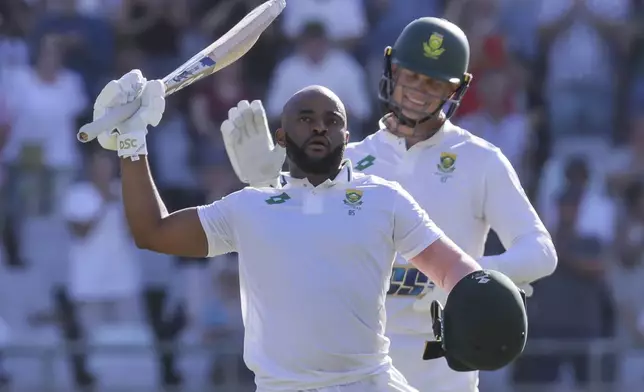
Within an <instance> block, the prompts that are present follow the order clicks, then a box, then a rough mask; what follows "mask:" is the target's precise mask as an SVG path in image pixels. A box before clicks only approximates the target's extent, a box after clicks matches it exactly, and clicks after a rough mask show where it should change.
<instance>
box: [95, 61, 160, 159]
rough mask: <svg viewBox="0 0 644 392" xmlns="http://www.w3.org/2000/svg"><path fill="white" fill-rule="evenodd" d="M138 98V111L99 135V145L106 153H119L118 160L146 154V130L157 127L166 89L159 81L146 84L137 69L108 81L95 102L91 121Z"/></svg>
mask: <svg viewBox="0 0 644 392" xmlns="http://www.w3.org/2000/svg"><path fill="white" fill-rule="evenodd" d="M138 97H140V98H141V107H140V108H139V110H138V111H137V112H136V113H135V114H134V115H133V116H132V117H130V118H129V119H127V120H126V121H124V122H122V123H120V124H119V125H117V127H116V129H114V130H109V131H106V132H103V133H101V134H100V135H99V136H98V142H99V143H100V145H101V147H103V148H104V149H106V150H112V151H118V155H119V156H120V157H132V158H133V159H134V157H137V156H138V155H146V154H147V146H146V143H145V135H146V134H147V126H148V125H152V126H157V125H158V124H159V122H160V121H161V118H162V116H163V112H164V110H165V85H164V84H163V82H162V81H160V80H152V81H147V80H146V79H145V77H143V75H142V74H141V71H139V70H138V69H135V70H132V71H130V72H128V73H126V74H125V75H123V76H122V77H121V78H120V79H119V80H112V81H110V82H109V83H108V84H107V85H106V86H105V87H104V88H103V90H101V92H100V94H99V95H98V97H97V98H96V101H95V102H94V115H93V117H94V120H96V119H98V118H100V117H102V116H104V115H105V114H108V113H109V111H110V110H111V109H113V108H115V107H117V106H120V105H125V104H127V103H129V102H132V101H134V100H135V99H137V98H138Z"/></svg>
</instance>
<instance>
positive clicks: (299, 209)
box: [94, 71, 527, 392]
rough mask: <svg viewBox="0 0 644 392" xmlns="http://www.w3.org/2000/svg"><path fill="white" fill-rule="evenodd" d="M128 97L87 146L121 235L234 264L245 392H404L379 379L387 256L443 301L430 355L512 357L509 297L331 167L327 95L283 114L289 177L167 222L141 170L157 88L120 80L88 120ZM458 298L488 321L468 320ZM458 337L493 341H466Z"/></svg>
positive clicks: (388, 374)
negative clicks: (252, 384) (108, 172)
mask: <svg viewBox="0 0 644 392" xmlns="http://www.w3.org/2000/svg"><path fill="white" fill-rule="evenodd" d="M139 92H141V99H142V105H141V108H140V109H139V110H138V112H137V113H136V114H135V115H134V116H133V117H132V118H131V119H129V120H127V121H125V122H123V123H121V124H119V126H118V127H117V132H114V133H109V134H103V135H102V136H100V137H99V142H100V143H101V146H103V147H104V148H106V149H110V150H116V151H118V156H119V157H121V158H122V160H121V170H122V188H123V189H122V190H123V203H124V205H125V212H126V217H127V220H128V223H129V226H130V230H131V232H132V235H133V237H134V239H135V241H136V243H137V245H138V246H139V247H141V248H145V249H148V250H152V251H156V252H160V253H165V254H171V255H176V256H185V257H206V256H214V255H218V254H223V253H228V252H235V251H236V252H238V253H239V265H240V267H239V268H240V284H241V298H242V314H243V319H244V326H245V361H246V363H247V365H248V367H249V368H250V369H251V370H253V371H254V372H255V375H256V383H257V386H258V391H260V392H264V391H302V390H315V391H347V392H349V391H355V392H380V391H383V392H384V391H415V389H413V388H411V387H409V386H408V385H407V382H406V381H405V379H404V377H402V376H401V375H400V373H398V372H397V371H396V370H395V368H394V367H393V366H392V364H391V360H390V358H389V357H388V355H387V352H388V343H389V341H388V339H387V338H386V337H385V336H384V329H385V312H384V301H385V294H386V290H387V286H388V281H389V276H390V274H391V267H392V265H393V261H394V257H395V254H396V253H399V254H402V255H404V256H405V257H406V259H408V260H410V261H411V262H412V263H413V264H414V265H415V266H416V267H417V268H419V269H420V270H421V271H423V273H425V274H427V275H428V276H430V277H431V278H432V279H433V280H434V281H435V282H437V285H439V286H440V287H442V288H443V289H445V290H446V291H448V292H450V296H453V298H455V299H454V300H453V301H448V303H447V304H446V306H445V323H446V324H445V325H446V327H445V333H444V335H445V336H444V339H445V340H444V341H445V342H446V343H445V345H444V347H443V346H441V349H444V351H445V350H446V349H447V342H449V341H450V338H449V337H448V336H449V335H450V330H460V332H459V333H460V337H462V338H461V339H459V336H454V337H453V338H452V339H453V340H451V341H452V342H454V343H453V344H454V346H457V345H458V343H459V342H460V344H461V346H464V345H466V346H469V350H468V349H466V350H461V353H460V354H459V353H453V355H455V357H456V358H457V359H459V360H462V361H465V362H467V363H468V364H470V365H472V364H483V366H487V365H485V364H486V362H487V359H490V360H492V359H494V361H496V362H498V361H499V357H500V358H501V363H502V364H503V363H507V362H508V361H510V360H511V359H512V358H514V357H516V356H517V355H518V353H519V352H520V351H521V350H522V348H523V345H524V344H525V336H526V328H527V318H526V315H525V306H524V303H523V302H522V299H521V295H520V291H519V289H518V288H517V287H516V286H514V285H513V284H512V283H511V282H510V281H509V279H508V278H507V277H504V276H503V275H500V274H497V273H495V272H489V273H488V272H486V271H482V270H481V269H480V266H479V265H478V264H477V263H476V262H475V261H474V260H473V259H472V258H471V257H469V256H467V255H466V254H465V253H464V252H462V251H461V250H460V249H459V248H458V247H457V246H456V245H454V244H453V242H451V240H449V239H448V238H447V237H446V236H443V235H442V233H441V232H440V230H439V229H438V228H437V227H436V226H435V225H434V224H433V223H432V222H431V221H430V220H429V218H428V217H427V214H426V213H425V212H424V211H423V210H422V209H421V208H420V207H419V206H418V205H417V204H416V202H415V201H414V200H413V198H412V197H411V196H409V194H408V193H407V192H405V191H404V190H403V189H402V188H401V187H400V186H399V185H398V184H396V183H392V182H389V181H385V180H382V179H381V178H379V177H376V176H371V175H364V174H358V173H354V171H353V169H352V168H351V167H350V165H347V163H346V161H344V160H343V155H344V150H345V147H346V144H347V140H348V136H349V133H348V131H347V128H346V112H345V109H344V106H343V104H342V102H340V100H339V99H338V98H337V97H336V96H335V95H334V94H333V93H331V92H330V91H328V90H326V89H324V88H316V87H314V88H308V89H305V90H303V91H300V92H299V93H297V94H296V95H295V96H293V97H292V98H291V99H290V100H289V102H288V103H287V104H286V106H285V108H284V112H283V115H282V128H281V129H279V130H278V131H277V140H278V143H279V144H280V145H281V146H283V147H285V148H286V152H287V154H289V156H290V157H291V172H290V174H284V175H282V176H280V186H279V187H277V188H270V187H268V188H261V189H259V188H245V189H243V190H241V191H239V192H235V193H233V194H230V195H228V196H226V197H224V198H223V199H221V200H219V201H216V202H214V203H213V204H210V205H207V206H200V207H195V208H188V209H184V210H181V211H178V212H175V213H172V214H168V213H167V210H166V209H165V206H164V204H163V202H162V201H161V199H160V197H159V195H158V192H157V190H156V187H155V185H154V181H153V180H152V176H151V174H150V170H149V166H148V162H147V157H146V155H147V147H146V133H147V130H146V128H147V125H153V126H156V125H157V124H158V123H159V121H160V120H161V117H162V114H163V110H164V108H165V101H164V93H165V91H164V85H163V83H162V82H161V81H160V80H154V81H150V82H148V81H146V80H145V79H144V78H143V76H142V75H141V73H140V72H138V71H132V72H129V73H128V74H126V75H125V76H124V77H122V78H121V79H120V80H119V81H112V82H110V83H108V85H107V86H106V87H105V88H104V89H103V91H102V92H101V94H100V95H99V97H98V98H97V100H96V102H95V105H94V108H95V117H98V116H101V115H103V114H104V113H105V111H106V110H108V109H109V108H111V107H113V106H116V105H120V104H124V103H126V102H128V101H131V100H133V99H134V98H135V97H136V96H137V95H138V93H139ZM450 298H452V297H450ZM469 298H477V307H479V309H486V308H488V307H489V308H490V309H489V312H488V310H486V311H485V312H484V313H482V312H480V311H470V312H467V311H466V310H467V309H465V308H464V306H465V305H466V301H464V299H469ZM507 300H509V301H510V302H513V303H514V304H515V306H513V307H511V308H512V309H510V307H509V306H506V308H505V309H503V310H502V312H499V311H497V310H498V307H496V302H497V301H501V302H502V303H505V302H506V301H507ZM448 308H451V309H454V311H450V312H451V313H449V314H448ZM459 311H460V313H461V314H459ZM470 315H477V317H476V318H472V317H470ZM508 315H510V316H509V317H508ZM461 321H462V322H461ZM477 324H478V325H477ZM471 325H476V326H477V329H478V328H479V327H481V331H498V330H503V334H502V336H501V335H500V334H499V333H498V332H497V333H492V332H490V333H484V334H480V333H475V332H474V331H472V329H471V327H470V326H471ZM465 334H467V336H465ZM488 335H490V336H488ZM488 337H489V338H490V339H488ZM499 339H501V340H499ZM490 341H493V342H494V343H493V345H490V343H489V342H490ZM465 342H466V343H465ZM467 351H469V354H467V353H466V352H467ZM444 355H446V356H448V355H449V352H448V353H444ZM481 355H483V356H484V357H486V358H484V359H481ZM508 355H510V357H507V356H508ZM492 357H494V358H492ZM494 361H493V362H494Z"/></svg>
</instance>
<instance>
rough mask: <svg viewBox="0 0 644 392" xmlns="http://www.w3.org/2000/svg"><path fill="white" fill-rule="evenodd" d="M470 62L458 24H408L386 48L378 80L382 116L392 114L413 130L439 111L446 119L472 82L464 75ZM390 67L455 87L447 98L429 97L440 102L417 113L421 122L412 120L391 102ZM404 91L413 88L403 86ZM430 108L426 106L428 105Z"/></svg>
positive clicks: (440, 21)
mask: <svg viewBox="0 0 644 392" xmlns="http://www.w3.org/2000/svg"><path fill="white" fill-rule="evenodd" d="M469 62H470V44H469V42H468V40H467V36H466V35H465V33H464V32H463V30H461V29H460V28H459V27H458V26H457V25H455V24H454V23H451V22H449V21H447V20H445V19H441V18H433V17H424V18H419V19H416V20H414V21H412V22H411V23H409V24H408V25H407V26H406V27H405V28H404V29H403V31H402V33H401V34H400V36H398V39H397V40H396V42H395V43H394V46H393V47H390V46H388V47H386V48H385V55H384V69H383V75H382V78H381V81H380V89H379V99H380V101H381V102H382V103H383V109H384V110H385V113H393V114H394V115H395V116H396V117H397V118H398V120H399V121H400V123H401V124H403V125H407V126H410V127H414V126H416V125H417V124H419V123H422V122H425V121H427V120H429V119H431V118H433V117H435V116H437V115H438V114H439V113H440V112H441V111H444V112H445V115H446V116H447V118H448V119H449V118H450V117H451V116H452V115H453V114H454V112H456V109H457V108H458V106H459V104H460V102H461V99H462V98H463V95H465V92H466V91H467V88H468V87H469V85H470V82H471V80H472V75H471V74H469V73H467V69H468V67H469ZM392 65H396V66H399V67H402V68H405V69H408V70H410V71H412V72H415V73H418V74H421V75H425V76H427V77H430V78H432V79H436V80H440V81H446V82H450V83H452V84H454V85H457V86H458V87H457V88H456V90H455V92H454V93H453V94H451V95H449V96H445V97H438V96H432V95H431V94H427V93H426V92H423V93H424V94H426V95H430V97H431V98H433V100H432V101H434V102H435V100H436V99H440V105H439V106H438V108H437V109H436V110H434V111H433V112H430V111H429V109H428V110H427V111H425V112H422V113H420V115H421V116H420V119H411V118H409V117H407V116H405V115H404V114H403V113H402V109H403V107H402V104H401V103H400V102H395V100H394V99H393V94H394V89H395V88H396V84H397V83H398V81H397V80H396V79H397V77H396V75H395V73H394V72H393V69H392ZM403 88H412V87H407V86H403ZM427 106H428V107H429V104H428V105H427Z"/></svg>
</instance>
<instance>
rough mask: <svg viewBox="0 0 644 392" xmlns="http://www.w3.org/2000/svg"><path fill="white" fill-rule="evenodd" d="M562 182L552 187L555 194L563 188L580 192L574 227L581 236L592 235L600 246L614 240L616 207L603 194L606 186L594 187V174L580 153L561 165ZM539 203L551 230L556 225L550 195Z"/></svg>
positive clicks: (553, 205)
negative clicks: (599, 242)
mask: <svg viewBox="0 0 644 392" xmlns="http://www.w3.org/2000/svg"><path fill="white" fill-rule="evenodd" d="M563 172H564V181H563V182H562V183H561V184H560V185H559V186H558V187H557V188H555V190H554V194H555V197H557V196H556V195H558V194H560V192H562V191H563V190H565V189H570V190H572V191H574V192H576V193H578V194H579V197H580V198H581V199H580V202H579V203H580V205H579V214H577V215H576V216H577V217H578V219H577V223H576V225H577V230H578V231H579V232H580V233H582V234H583V235H590V236H595V237H596V238H598V239H599V240H600V241H601V242H602V244H603V246H607V245H609V244H611V243H612V242H613V234H614V220H615V218H614V216H615V206H614V204H613V202H612V201H611V200H610V199H609V198H608V197H607V196H606V194H605V190H604V189H605V188H604V187H603V186H602V185H603V184H600V186H595V183H594V182H593V178H592V177H593V173H592V171H591V169H590V168H589V165H588V163H587V161H586V160H585V159H584V158H582V157H579V156H573V157H571V158H570V159H568V160H567V161H566V162H565V164H564V167H563ZM544 199H545V200H542V204H541V215H542V219H543V220H544V223H545V224H546V226H547V227H549V228H550V230H553V228H556V227H558V222H557V219H558V215H559V214H558V209H557V207H556V205H557V204H556V200H552V195H548V196H547V197H544Z"/></svg>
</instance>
